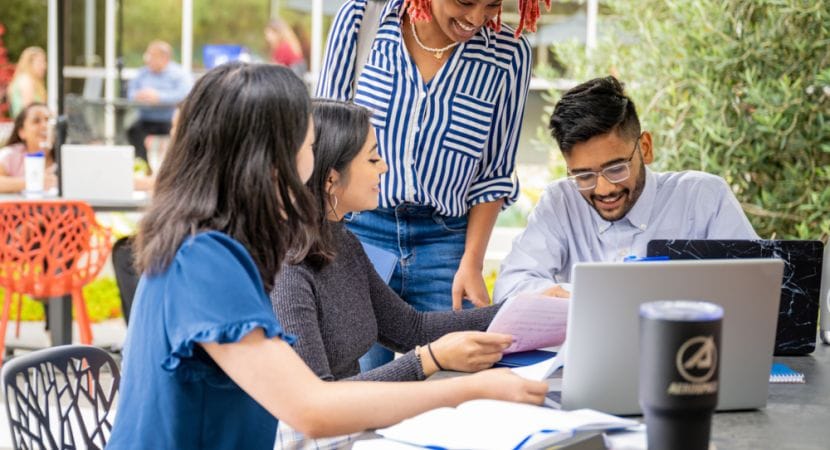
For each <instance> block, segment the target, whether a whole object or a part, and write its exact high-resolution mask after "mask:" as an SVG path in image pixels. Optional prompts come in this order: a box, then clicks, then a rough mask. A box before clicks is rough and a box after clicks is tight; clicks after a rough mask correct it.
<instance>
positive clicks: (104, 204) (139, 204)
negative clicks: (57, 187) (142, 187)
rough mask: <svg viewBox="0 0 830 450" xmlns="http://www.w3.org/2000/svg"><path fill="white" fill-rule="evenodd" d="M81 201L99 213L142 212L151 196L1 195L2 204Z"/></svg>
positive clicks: (138, 194) (139, 193)
mask: <svg viewBox="0 0 830 450" xmlns="http://www.w3.org/2000/svg"><path fill="white" fill-rule="evenodd" d="M58 199H62V200H80V201H83V202H86V203H88V204H89V206H91V207H92V209H93V210H95V211H97V212H116V211H127V212H128V211H141V210H142V209H144V208H145V207H146V206H147V205H148V204H150V196H149V195H148V194H147V192H144V191H135V192H133V197H132V198H131V199H107V198H98V199H76V198H66V197H58V196H56V195H48V194H47V195H44V196H43V197H39V198H34V197H29V196H25V195H23V194H21V193H12V194H0V202H4V201H21V200H33V201H34V200H58Z"/></svg>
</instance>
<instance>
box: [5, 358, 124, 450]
mask: <svg viewBox="0 0 830 450" xmlns="http://www.w3.org/2000/svg"><path fill="white" fill-rule="evenodd" d="M107 372H108V373H109V374H110V376H111V377H107V376H106V375H104V374H105V373H107ZM2 379H3V391H4V393H5V396H6V414H7V415H8V417H9V427H10V429H11V436H12V442H13V444H14V448H15V449H19V448H26V449H32V448H42V449H65V448H83V447H86V448H90V449H101V448H104V447H105V446H106V444H107V440H108V439H109V436H110V433H111V432H112V423H113V420H112V417H113V416H114V411H113V412H112V413H111V412H110V410H111V408H112V406H113V404H114V400H115V396H116V394H117V393H118V386H119V383H120V381H121V374H120V371H119V369H118V365H117V364H116V363H115V361H114V360H113V359H112V357H111V356H110V355H109V354H108V353H107V352H105V351H104V350H102V349H100V348H97V347H91V346H86V345H64V346H60V347H52V348H47V349H43V350H38V351H35V352H32V353H29V354H27V355H23V356H19V357H17V358H14V359H12V360H11V361H10V362H8V363H6V364H5V365H4V366H3V372H2Z"/></svg>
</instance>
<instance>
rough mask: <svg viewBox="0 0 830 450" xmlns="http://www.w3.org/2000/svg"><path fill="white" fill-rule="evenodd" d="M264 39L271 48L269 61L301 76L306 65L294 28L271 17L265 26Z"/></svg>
mask: <svg viewBox="0 0 830 450" xmlns="http://www.w3.org/2000/svg"><path fill="white" fill-rule="evenodd" d="M265 40H266V41H268V46H269V47H270V48H271V62H273V63H275V64H281V65H283V66H286V67H288V68H290V69H291V70H293V71H294V73H296V74H297V75H298V76H300V77H302V75H303V74H304V73H305V72H306V69H307V67H306V62H305V58H304V57H303V49H302V46H301V45H300V40H299V39H298V38H297V35H296V34H295V33H294V30H292V29H291V27H290V26H289V25H288V24H287V23H285V22H284V21H282V20H280V19H271V20H270V21H269V22H268V26H266V27H265Z"/></svg>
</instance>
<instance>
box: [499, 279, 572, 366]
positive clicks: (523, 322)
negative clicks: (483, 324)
mask: <svg viewBox="0 0 830 450" xmlns="http://www.w3.org/2000/svg"><path fill="white" fill-rule="evenodd" d="M568 304H569V300H568V299H566V298H558V297H549V296H547V295H541V294H531V293H522V294H518V295H516V296H515V297H512V298H510V299H508V300H507V301H506V302H504V305H503V306H502V307H501V309H499V312H498V313H496V316H495V317H493V321H492V322H490V326H489V327H488V328H487V331H490V332H493V333H504V334H510V335H512V336H513V343H512V344H511V345H510V347H508V348H507V349H506V350H505V351H504V353H514V352H523V351H527V350H536V349H538V348H543V347H552V346H555V345H560V344H562V342H563V341H564V340H565V330H566V324H567V321H568Z"/></svg>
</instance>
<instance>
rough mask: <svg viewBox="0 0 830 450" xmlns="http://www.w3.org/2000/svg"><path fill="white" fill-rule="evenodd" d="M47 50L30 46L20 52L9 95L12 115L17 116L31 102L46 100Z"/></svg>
mask: <svg viewBox="0 0 830 450" xmlns="http://www.w3.org/2000/svg"><path fill="white" fill-rule="evenodd" d="M45 77H46V52H45V51H43V49H42V48H40V47H28V48H26V49H25V50H23V53H21V54H20V59H18V60H17V67H15V70H14V76H13V77H12V81H11V83H10V84H9V90H8V97H9V103H10V104H11V106H10V107H11V110H10V113H11V117H12V118H14V117H17V115H18V114H20V112H21V111H23V108H25V107H26V106H28V105H29V104H31V103H35V102H38V103H45V102H46V85H45V84H44V79H45Z"/></svg>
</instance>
